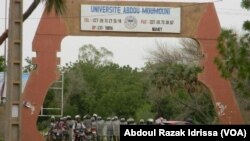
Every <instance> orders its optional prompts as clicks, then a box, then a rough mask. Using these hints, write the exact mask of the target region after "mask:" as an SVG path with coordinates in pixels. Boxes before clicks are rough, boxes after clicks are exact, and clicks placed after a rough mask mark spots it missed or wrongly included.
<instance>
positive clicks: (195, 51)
mask: <svg viewBox="0 0 250 141" xmlns="http://www.w3.org/2000/svg"><path fill="white" fill-rule="evenodd" d="M182 44H183V45H185V46H184V47H183V48H182V49H180V50H179V51H174V52H171V51H169V50H168V49H167V48H170V47H169V46H167V44H159V43H158V44H156V45H157V50H155V51H151V52H150V55H151V58H153V59H152V60H149V63H148V65H147V67H146V69H145V70H146V71H147V72H148V73H149V77H150V78H149V80H150V87H149V91H148V94H149V95H150V100H151V102H152V103H153V105H154V106H153V110H154V112H156V113H157V115H158V116H163V117H166V118H168V119H176V120H183V119H185V118H192V119H194V121H195V122H196V123H203V124H208V123H213V122H214V120H215V119H216V118H215V117H216V114H215V109H214V106H213V103H212V100H211V97H210V93H209V90H208V89H207V88H206V87H205V86H204V85H203V84H201V83H200V82H199V81H198V78H197V75H198V73H200V72H201V71H202V69H201V68H200V67H199V66H198V65H197V64H198V63H197V62H198V61H199V59H200V58H201V53H200V52H199V46H198V45H197V43H195V42H194V41H192V40H188V39H186V40H182ZM162 45H163V46H162ZM171 48H173V47H171ZM188 61H192V62H188ZM193 62H195V63H193Z"/></svg>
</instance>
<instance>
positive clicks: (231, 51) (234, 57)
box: [215, 30, 250, 96]
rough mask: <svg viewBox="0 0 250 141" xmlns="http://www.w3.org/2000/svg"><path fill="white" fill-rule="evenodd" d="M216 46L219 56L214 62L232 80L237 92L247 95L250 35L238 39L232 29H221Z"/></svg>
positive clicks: (249, 72)
mask: <svg viewBox="0 0 250 141" xmlns="http://www.w3.org/2000/svg"><path fill="white" fill-rule="evenodd" d="M218 41H219V44H218V46H217V48H218V50H219V52H220V56H217V57H216V59H215V63H216V64H217V66H218V69H219V70H220V71H221V74H222V76H223V77H225V78H229V79H231V80H232V81H233V84H234V86H235V89H236V90H237V91H238V93H240V94H243V95H245V96H249V90H250V89H249V87H248V86H249V80H250V58H249V55H250V46H249V45H250V35H249V33H247V34H245V35H244V36H242V37H241V38H240V39H239V40H238V39H237V36H236V34H235V33H234V32H233V31H232V30H223V31H222V33H221V36H220V38H219V40H218Z"/></svg>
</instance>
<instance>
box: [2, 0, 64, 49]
mask: <svg viewBox="0 0 250 141" xmlns="http://www.w3.org/2000/svg"><path fill="white" fill-rule="evenodd" d="M40 2H44V3H45V9H46V10H47V11H48V12H51V11H52V10H55V12H56V14H58V15H61V14H63V12H64V11H65V9H66V7H65V2H66V1H65V0H33V2H32V3H31V5H30V6H29V8H28V9H27V10H26V11H25V12H24V14H23V21H25V20H26V19H27V18H28V17H29V16H30V15H31V13H32V12H33V11H34V10H35V9H36V7H37V6H38V4H39V3H40ZM7 37H8V29H6V30H5V31H4V32H3V33H2V35H1V36H0V45H2V43H3V42H4V41H5V40H6V39H7Z"/></svg>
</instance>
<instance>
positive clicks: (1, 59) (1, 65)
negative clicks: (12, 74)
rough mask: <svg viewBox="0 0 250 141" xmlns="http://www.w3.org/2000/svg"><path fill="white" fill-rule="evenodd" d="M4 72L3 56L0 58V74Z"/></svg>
mask: <svg viewBox="0 0 250 141" xmlns="http://www.w3.org/2000/svg"><path fill="white" fill-rule="evenodd" d="M5 70H6V64H5V58H4V57H3V56H0V72H3V71H5Z"/></svg>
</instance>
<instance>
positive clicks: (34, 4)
mask: <svg viewBox="0 0 250 141" xmlns="http://www.w3.org/2000/svg"><path fill="white" fill-rule="evenodd" d="M38 4H39V1H37V0H33V2H32V4H31V5H30V6H29V8H28V9H27V10H26V11H25V13H24V14H23V21H25V20H26V19H27V18H28V17H29V16H30V15H31V13H32V12H33V11H34V10H35V9H36V7H37V6H38ZM7 37H8V29H6V30H5V31H4V32H3V34H2V35H1V36H0V45H2V44H3V42H4V41H5V40H6V39H7Z"/></svg>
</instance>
